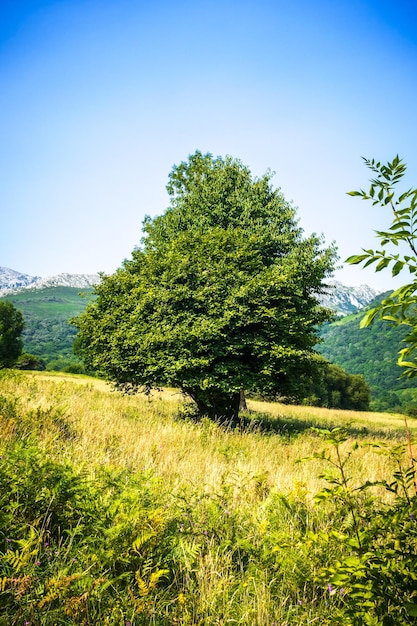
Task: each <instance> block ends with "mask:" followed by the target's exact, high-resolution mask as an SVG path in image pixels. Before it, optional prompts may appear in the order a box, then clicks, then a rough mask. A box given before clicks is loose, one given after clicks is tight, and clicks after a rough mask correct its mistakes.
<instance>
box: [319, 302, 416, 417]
mask: <svg viewBox="0 0 417 626" xmlns="http://www.w3.org/2000/svg"><path fill="white" fill-rule="evenodd" d="M386 295H387V294H381V295H380V296H378V298H376V299H375V301H374V302H373V303H371V305H370V306H375V305H376V304H377V303H378V302H381V301H382V300H383V299H384V298H385V297H386ZM363 316H364V311H358V312H357V313H355V314H353V315H348V316H346V317H343V318H341V319H339V320H337V321H335V322H332V323H330V324H325V325H324V326H323V327H322V330H321V337H322V339H323V343H321V344H319V346H318V347H317V349H318V351H319V352H320V353H321V354H322V355H323V356H324V357H325V358H326V359H327V360H329V361H330V362H332V363H335V364H337V365H339V366H341V367H343V369H345V370H346V371H347V372H349V373H350V374H361V375H362V376H363V377H364V378H365V380H366V382H367V383H368V385H369V386H370V388H371V393H372V396H371V408H372V409H373V410H375V411H389V410H393V409H395V410H398V411H400V410H406V411H407V412H409V411H411V412H413V411H412V409H413V403H415V400H416V399H417V379H416V378H405V377H403V376H401V374H402V373H403V368H401V367H400V366H399V365H397V358H398V351H399V349H400V348H401V343H402V342H403V340H404V337H405V335H406V333H407V330H406V328H405V327H403V326H395V325H393V324H391V323H389V322H387V321H381V320H376V321H375V322H374V323H373V324H372V325H371V326H368V327H367V328H360V327H359V324H360V321H361V319H362V318H363Z"/></svg>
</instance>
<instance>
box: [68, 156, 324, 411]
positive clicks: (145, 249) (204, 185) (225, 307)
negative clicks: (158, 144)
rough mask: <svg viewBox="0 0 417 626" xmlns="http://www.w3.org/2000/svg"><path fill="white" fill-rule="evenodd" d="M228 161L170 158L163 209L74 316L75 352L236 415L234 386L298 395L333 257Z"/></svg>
mask: <svg viewBox="0 0 417 626" xmlns="http://www.w3.org/2000/svg"><path fill="white" fill-rule="evenodd" d="M270 179H271V174H270V173H269V172H268V173H266V174H265V175H264V176H263V177H261V178H253V177H252V175H251V173H250V171H249V169H248V168H247V167H245V166H244V165H242V163H241V162H240V161H238V160H235V159H233V158H231V157H226V158H225V159H223V158H221V157H217V158H213V157H212V156H211V155H209V154H206V155H202V154H201V153H200V152H196V153H195V154H194V155H192V156H190V157H189V160H188V161H187V162H183V163H181V164H180V165H179V166H174V168H173V169H172V171H171V174H170V176H169V182H168V185H167V190H168V193H169V195H170V199H171V200H170V205H169V207H168V209H167V210H166V211H165V213H164V214H163V215H161V216H159V217H156V218H154V219H151V218H149V217H147V218H146V219H145V221H144V237H143V239H142V245H141V247H139V248H137V249H135V250H134V251H133V253H132V257H131V259H130V260H126V261H125V262H124V263H123V266H122V267H121V268H119V269H118V270H117V271H116V272H115V274H113V275H111V276H102V280H101V283H100V284H99V285H98V286H97V287H96V289H95V291H96V299H95V300H94V301H93V302H91V303H90V304H89V305H88V307H87V308H86V310H85V312H84V313H82V314H81V315H80V316H79V317H78V318H76V319H75V320H74V324H75V325H76V326H77V327H78V329H79V335H78V338H77V342H76V345H77V351H78V354H79V355H80V356H81V357H82V358H83V359H84V361H85V362H86V364H87V366H88V367H92V368H94V369H95V370H97V371H98V373H99V374H101V375H104V376H105V377H106V378H107V379H109V380H112V381H114V382H115V383H116V385H117V386H118V387H119V388H122V389H124V390H135V389H137V388H139V387H142V388H144V389H145V390H150V389H151V388H152V387H155V386H160V385H170V386H173V387H177V388H180V389H181V390H182V391H183V392H184V393H185V394H187V395H188V396H189V397H191V398H192V399H193V400H194V402H195V404H196V406H197V408H198V412H199V414H200V415H208V416H209V417H211V418H213V419H220V418H227V419H229V418H232V419H233V418H235V417H236V416H237V413H238V408H239V400H240V396H241V390H242V389H247V390H248V389H250V390H252V391H255V392H258V393H267V394H269V395H271V394H272V393H279V394H280V395H287V396H301V395H302V392H303V388H304V385H305V384H306V382H307V381H308V379H309V375H310V373H311V371H312V369H313V368H314V367H315V360H314V358H313V357H314V354H315V353H314V350H313V347H314V345H315V344H316V343H317V341H318V334H317V327H318V325H320V324H321V323H323V322H324V321H326V320H327V319H329V317H330V312H329V311H328V310H327V309H324V308H323V307H321V306H320V305H319V303H318V299H317V298H318V294H319V293H320V292H321V290H322V289H323V285H322V281H323V280H324V278H325V277H326V276H328V275H329V274H330V273H331V271H332V269H333V264H334V260H335V249H334V247H333V246H331V247H329V248H327V249H323V248H322V240H321V238H320V237H317V236H316V235H312V236H311V237H309V238H307V239H303V236H302V230H301V229H300V228H299V227H298V226H297V223H296V220H295V209H294V208H293V207H292V206H291V204H289V203H288V202H286V200H285V198H284V196H283V195H282V193H281V192H280V190H274V189H272V187H271V184H270Z"/></svg>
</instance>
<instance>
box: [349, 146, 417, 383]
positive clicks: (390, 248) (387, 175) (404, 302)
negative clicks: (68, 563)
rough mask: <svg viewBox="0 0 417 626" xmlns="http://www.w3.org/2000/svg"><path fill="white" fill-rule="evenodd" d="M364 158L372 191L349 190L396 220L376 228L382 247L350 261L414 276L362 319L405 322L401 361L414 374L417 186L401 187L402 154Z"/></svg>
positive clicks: (363, 323) (416, 347)
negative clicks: (387, 159) (383, 158)
mask: <svg viewBox="0 0 417 626" xmlns="http://www.w3.org/2000/svg"><path fill="white" fill-rule="evenodd" d="M364 161H365V165H366V166H367V167H368V168H369V169H370V170H371V171H372V172H373V173H374V177H373V178H371V179H370V183H371V184H370V187H369V191H364V190H363V189H360V190H358V191H350V192H348V193H349V195H351V196H359V197H361V198H362V199H363V200H369V201H371V202H372V204H373V205H380V206H381V207H382V209H383V210H385V211H386V210H387V209H388V211H389V212H390V213H391V219H392V221H391V225H390V226H389V227H388V228H387V230H383V231H376V235H377V238H378V239H379V243H380V248H379V249H378V250H362V253H361V254H356V255H353V256H350V257H349V258H348V259H346V261H347V262H348V263H351V264H360V263H363V266H364V267H367V266H369V265H372V264H374V266H375V271H377V272H379V271H381V270H384V269H386V268H389V269H391V274H392V276H397V275H398V274H399V273H400V272H402V271H403V270H407V271H408V276H409V277H410V278H411V280H409V281H406V282H405V284H404V285H402V286H401V287H399V288H398V289H396V290H395V291H393V292H392V293H391V294H390V295H389V297H387V298H385V299H383V300H382V302H381V303H380V304H378V305H377V306H376V307H373V308H372V309H370V310H369V311H368V312H367V313H366V315H365V316H364V318H363V319H362V321H361V327H366V326H369V325H370V324H372V322H373V321H374V320H375V319H382V320H386V321H388V322H390V323H391V324H395V325H397V326H400V325H401V326H405V327H406V328H407V333H406V335H405V337H404V340H403V342H404V343H405V347H403V348H401V349H400V350H399V358H398V365H400V366H401V367H403V368H404V371H403V374H404V375H405V376H408V377H414V376H417V188H414V189H413V188H407V187H405V188H403V189H402V190H399V189H398V186H399V185H400V184H401V183H402V179H403V177H404V175H405V172H406V169H407V166H406V164H405V163H404V162H403V161H402V160H401V159H400V158H399V157H398V155H397V156H396V157H395V158H394V159H393V160H392V161H391V162H388V163H387V164H382V163H380V162H379V161H378V162H377V161H375V159H364Z"/></svg>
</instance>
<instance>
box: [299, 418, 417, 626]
mask: <svg viewBox="0 0 417 626" xmlns="http://www.w3.org/2000/svg"><path fill="white" fill-rule="evenodd" d="M314 430H315V432H317V433H318V434H319V435H321V436H322V437H323V438H324V439H325V441H326V442H327V443H328V444H330V446H331V448H330V450H329V449H328V448H326V449H324V450H322V451H321V452H319V453H316V454H315V455H313V457H310V458H315V459H321V460H323V461H324V462H325V463H327V465H330V467H331V471H330V472H325V473H323V474H322V478H324V479H325V480H326V482H327V483H328V485H329V486H328V487H325V488H324V489H322V491H321V492H320V493H318V494H317V495H316V497H315V500H316V502H317V503H318V504H322V503H323V502H324V501H327V502H329V501H333V502H334V505H335V507H336V508H337V510H338V512H339V515H341V519H340V518H339V529H338V530H332V531H330V532H329V533H327V534H326V533H323V532H322V533H320V534H317V533H313V534H312V535H311V537H312V539H313V541H315V542H317V541H319V540H321V541H322V542H324V543H326V542H327V543H328V544H329V545H330V544H332V543H333V542H335V541H337V543H338V545H339V546H340V547H342V553H343V554H342V556H341V557H340V558H339V559H336V560H335V561H334V562H333V563H332V565H330V566H327V567H324V568H323V569H322V571H321V573H320V575H319V579H320V580H321V583H322V585H323V587H324V589H326V590H327V592H328V594H329V595H330V596H334V601H335V606H340V607H341V611H342V615H344V616H346V617H348V619H349V621H348V622H346V623H347V624H350V625H351V626H363V625H364V624H365V625H368V626H373V625H375V626H377V625H379V624H382V625H384V626H398V625H407V624H414V623H415V618H416V617H417V591H416V589H417V586H416V583H417V575H416V573H415V552H416V545H417V522H416V518H417V490H416V467H415V459H414V457H413V455H412V454H413V453H412V449H411V440H410V438H409V435H408V436H407V438H408V446H407V445H406V446H404V445H400V446H396V447H395V448H393V449H384V447H383V446H380V445H378V444H373V447H376V448H379V449H380V451H381V453H383V454H388V455H389V456H390V457H391V458H392V459H393V460H394V461H395V464H396V465H397V470H396V471H395V472H394V474H393V480H391V481H382V482H371V481H366V482H364V483H363V484H361V485H359V486H357V487H352V486H351V477H350V476H349V473H348V469H347V464H348V462H349V460H350V458H351V455H352V453H353V452H354V451H355V450H357V448H358V444H357V443H356V442H353V444H352V445H351V448H350V450H349V449H346V446H347V445H349V441H348V434H347V432H346V430H345V429H343V428H335V429H333V430H323V429H314ZM342 446H343V447H342ZM407 447H408V453H409V455H410V458H409V462H410V465H407V466H404V459H405V458H406V457H407ZM378 484H379V485H381V486H382V487H383V488H384V489H386V491H387V492H388V493H390V494H391V495H392V496H393V498H392V500H391V501H390V502H389V503H384V502H382V501H380V500H379V499H378V498H375V497H372V496H370V495H369V494H367V492H368V489H369V488H370V487H373V486H376V485H378ZM352 531H353V536H352ZM343 623H345V622H343Z"/></svg>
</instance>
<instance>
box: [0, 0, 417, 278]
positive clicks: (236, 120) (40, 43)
mask: <svg viewBox="0 0 417 626" xmlns="http://www.w3.org/2000/svg"><path fill="white" fill-rule="evenodd" d="M416 24H417V3H416V2H415V0H412V1H405V0H395V1H394V0H391V1H388V0H362V1H360V0H337V1H336V0H293V1H290V0H247V1H245V0H242V1H238V0H205V1H200V0H177V1H176V2H173V1H171V2H169V1H161V0H152V1H151V0H150V1H140V0H61V1H59V0H56V1H52V0H27V1H25V0H22V1H20V0H10V1H7V0H2V2H1V3H0V94H1V97H0V139H1V153H0V171H1V184H0V206H1V228H0V265H1V266H5V267H9V268H11V269H14V270H18V271H21V272H24V273H27V274H31V275H40V276H48V275H52V274H57V273H60V272H70V273H94V272H97V271H104V272H106V273H112V272H113V271H114V270H115V269H116V268H117V267H118V266H119V265H120V264H121V262H122V261H123V259H124V258H126V257H129V256H130V253H131V251H132V250H133V248H134V247H135V245H137V244H138V243H139V242H140V238H141V224H142V220H143V217H144V216H145V214H149V215H156V214H159V213H162V212H163V211H164V209H165V208H166V206H167V204H168V197H167V194H166V191H165V185H166V182H167V177H168V174H169V172H170V170H171V168H172V166H173V165H174V164H175V163H179V162H180V161H183V160H185V159H187V157H188V155H189V154H191V153H193V152H194V151H195V150H196V149H199V150H201V151H203V152H211V153H212V154H214V155H222V156H224V155H226V154H230V155H232V156H234V157H237V158H240V159H241V160H242V161H243V162H244V163H245V164H246V165H248V166H249V167H250V169H251V170H252V172H253V174H255V175H261V174H263V173H264V172H265V171H266V170H267V169H268V168H269V169H271V170H273V171H275V172H276V175H275V178H274V185H275V186H276V187H281V189H282V191H283V192H284V194H285V196H286V198H287V199H288V200H292V201H293V202H294V204H295V205H296V206H297V207H298V217H299V220H300V225H301V226H302V227H303V228H304V230H305V233H306V235H309V234H310V233H311V232H318V233H323V235H324V237H325V241H326V242H327V243H330V242H331V241H333V240H334V241H335V242H336V243H337V245H338V247H339V253H340V257H341V259H342V260H343V259H345V258H346V257H347V256H349V255H351V254H355V253H359V252H360V250H361V248H362V247H375V246H376V243H377V242H376V239H375V236H374V233H373V231H374V230H375V229H377V228H384V227H385V226H387V225H388V224H389V221H390V220H389V214H388V213H384V211H383V210H378V209H376V208H374V209H373V208H372V207H371V206H368V203H364V202H362V201H360V200H358V199H355V198H350V197H349V196H346V192H347V191H349V190H351V189H356V188H359V187H361V186H362V187H363V186H366V184H367V180H368V177H369V176H368V172H367V170H366V168H365V167H364V165H363V164H362V161H361V155H364V156H366V157H376V158H377V159H379V160H383V161H385V160H387V159H391V158H392V157H393V156H395V154H397V153H398V154H399V155H400V156H401V157H402V158H403V159H404V160H405V161H406V162H407V164H408V180H409V185H408V186H417V154H416V146H417V115H416V114H417V28H416ZM336 277H337V278H338V279H339V280H342V282H344V283H345V284H347V285H358V284H361V283H368V284H370V285H373V286H375V287H377V288H378V289H381V290H383V289H386V288H391V287H392V286H394V285H395V283H394V282H393V281H392V279H391V277H390V274H389V273H386V272H382V273H380V274H375V273H374V272H373V271H372V270H369V271H364V270H360V269H359V268H345V269H343V270H341V271H339V272H337V274H336ZM406 278H407V277H404V279H402V278H401V277H400V282H402V281H403V280H406Z"/></svg>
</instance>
